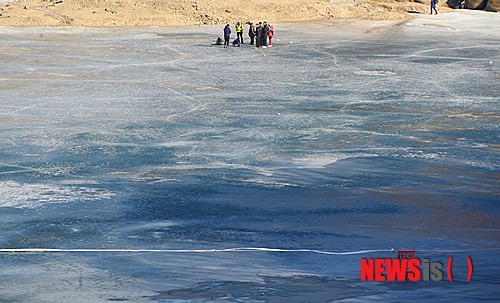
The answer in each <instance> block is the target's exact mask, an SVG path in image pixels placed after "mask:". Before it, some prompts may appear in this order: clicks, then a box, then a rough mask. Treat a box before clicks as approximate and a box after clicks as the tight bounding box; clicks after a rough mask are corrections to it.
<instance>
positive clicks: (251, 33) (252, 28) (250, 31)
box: [247, 22, 255, 45]
mask: <svg viewBox="0 0 500 303" xmlns="http://www.w3.org/2000/svg"><path fill="white" fill-rule="evenodd" d="M247 24H248V25H250V27H249V28H248V37H250V45H253V43H254V41H255V26H254V25H253V23H252V22H248V23H247Z"/></svg>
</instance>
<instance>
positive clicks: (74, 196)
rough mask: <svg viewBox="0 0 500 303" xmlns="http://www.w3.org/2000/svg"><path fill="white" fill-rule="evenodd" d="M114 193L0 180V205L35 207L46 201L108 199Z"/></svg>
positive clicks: (67, 201)
mask: <svg viewBox="0 0 500 303" xmlns="http://www.w3.org/2000/svg"><path fill="white" fill-rule="evenodd" d="M114 195H115V194H114V193H112V192H109V191H106V190H102V189H98V188H90V187H79V186H58V185H53V184H40V183H39V184H27V183H18V182H13V181H3V182H0V207H14V208H37V207H41V206H43V205H46V204H48V203H69V202H74V201H93V200H98V199H109V198H111V197H113V196H114Z"/></svg>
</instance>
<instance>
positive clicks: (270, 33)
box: [268, 24, 274, 47]
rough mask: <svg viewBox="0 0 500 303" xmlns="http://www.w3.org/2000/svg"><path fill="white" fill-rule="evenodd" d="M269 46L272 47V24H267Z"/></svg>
mask: <svg viewBox="0 0 500 303" xmlns="http://www.w3.org/2000/svg"><path fill="white" fill-rule="evenodd" d="M268 37H269V47H273V37H274V25H271V24H269V34H268Z"/></svg>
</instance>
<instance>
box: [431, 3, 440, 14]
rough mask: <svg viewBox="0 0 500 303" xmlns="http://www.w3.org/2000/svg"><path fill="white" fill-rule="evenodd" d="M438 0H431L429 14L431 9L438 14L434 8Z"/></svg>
mask: <svg viewBox="0 0 500 303" xmlns="http://www.w3.org/2000/svg"><path fill="white" fill-rule="evenodd" d="M438 1H439V0H431V15H432V10H434V11H435V12H436V15H437V14H438V11H437V9H436V4H437V3H438Z"/></svg>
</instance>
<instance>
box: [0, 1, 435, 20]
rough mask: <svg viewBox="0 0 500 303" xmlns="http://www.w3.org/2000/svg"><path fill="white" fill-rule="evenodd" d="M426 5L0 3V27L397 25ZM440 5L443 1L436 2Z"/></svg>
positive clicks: (230, 2) (158, 2)
mask: <svg viewBox="0 0 500 303" xmlns="http://www.w3.org/2000/svg"><path fill="white" fill-rule="evenodd" d="M413 1H420V2H427V0H331V1H328V0H279V1H272V0H139V1H135V0H134V1H133V0H64V1H62V2H61V0H0V14H1V16H0V25H9V26H155V25H156V26H180V25H196V24H221V23H225V22H230V23H234V22H235V21H236V20H238V19H241V20H244V21H247V20H270V21H272V22H296V21H312V20H322V19H370V20H397V19H404V18H405V17H407V16H408V13H407V12H420V13H427V11H428V4H422V3H418V2H413ZM441 2H443V3H444V0H443V1H441ZM443 3H440V5H442V4H443Z"/></svg>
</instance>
